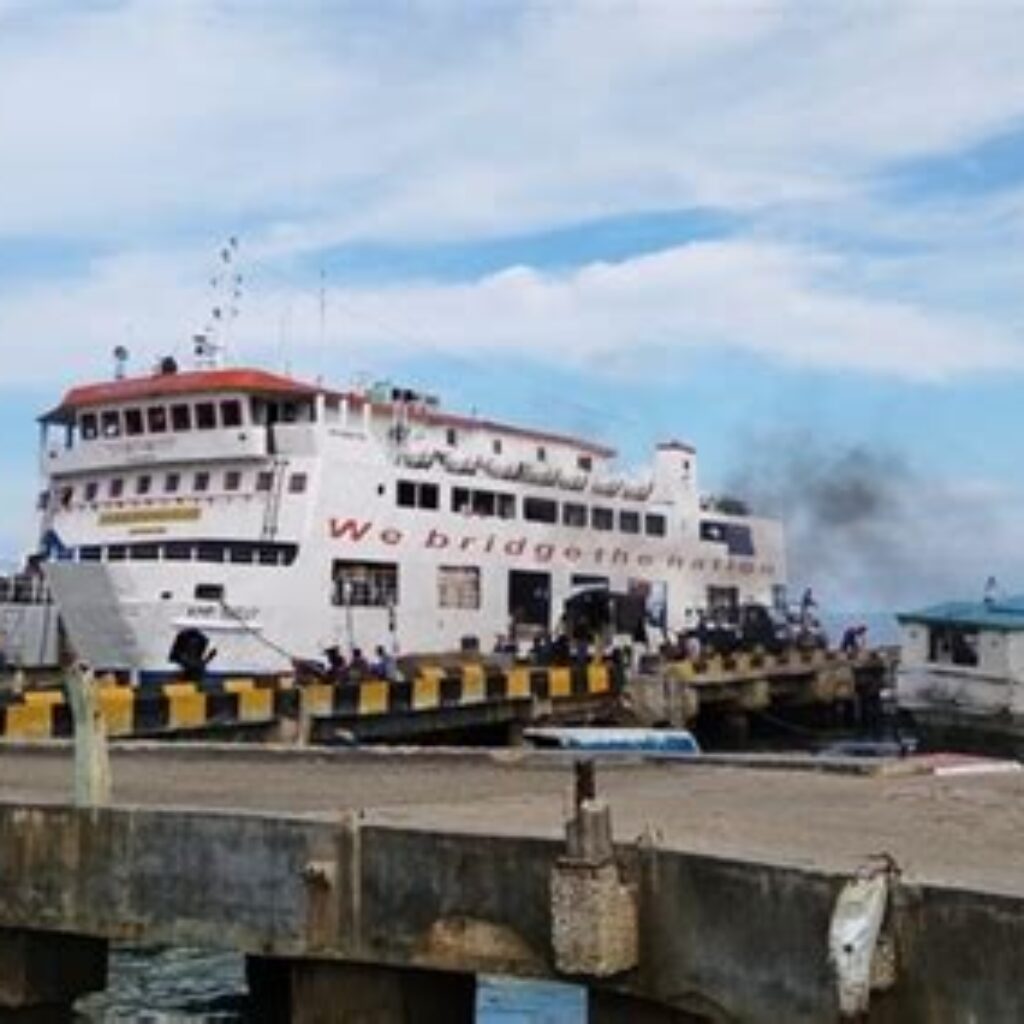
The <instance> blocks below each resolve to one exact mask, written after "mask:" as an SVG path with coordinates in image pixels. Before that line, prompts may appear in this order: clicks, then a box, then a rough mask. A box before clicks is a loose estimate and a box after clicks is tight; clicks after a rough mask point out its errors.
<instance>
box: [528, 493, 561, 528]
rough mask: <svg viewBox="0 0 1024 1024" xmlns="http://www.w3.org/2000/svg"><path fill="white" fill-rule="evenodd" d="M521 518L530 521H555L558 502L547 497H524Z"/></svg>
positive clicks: (556, 519) (556, 520)
mask: <svg viewBox="0 0 1024 1024" xmlns="http://www.w3.org/2000/svg"><path fill="white" fill-rule="evenodd" d="M523 518H524V519H528V520H530V522H532V523H557V522H558V502H557V501H550V500H548V499H547V498H524V499H523Z"/></svg>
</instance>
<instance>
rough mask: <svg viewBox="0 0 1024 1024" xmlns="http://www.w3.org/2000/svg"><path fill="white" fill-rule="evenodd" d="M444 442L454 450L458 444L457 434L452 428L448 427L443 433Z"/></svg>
mask: <svg viewBox="0 0 1024 1024" xmlns="http://www.w3.org/2000/svg"><path fill="white" fill-rule="evenodd" d="M445 440H446V441H447V442H448V447H449V448H454V447H455V446H456V445H458V443H459V434H458V431H456V429H455V428H454V427H449V428H448V430H447V431H446V432H445Z"/></svg>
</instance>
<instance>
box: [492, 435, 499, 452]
mask: <svg viewBox="0 0 1024 1024" xmlns="http://www.w3.org/2000/svg"><path fill="white" fill-rule="evenodd" d="M491 451H492V452H494V454H495V455H500V454H501V438H500V437H496V438H495V439H494V440H493V441H492V442H491Z"/></svg>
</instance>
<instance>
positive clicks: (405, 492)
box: [395, 480, 468, 509]
mask: <svg viewBox="0 0 1024 1024" xmlns="http://www.w3.org/2000/svg"><path fill="white" fill-rule="evenodd" d="M459 489H460V490H462V491H464V492H465V491H466V489H465V488H464V487H463V488H459ZM438 493H439V492H438V487H437V484H428V483H419V482H418V481H416V480H399V481H398V487H397V488H396V489H395V501H396V502H397V503H398V504H399V505H400V506H401V507H402V508H427V509H436V508H437V506H438ZM466 493H468V492H466Z"/></svg>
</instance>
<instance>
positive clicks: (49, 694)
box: [21, 690, 64, 708]
mask: <svg viewBox="0 0 1024 1024" xmlns="http://www.w3.org/2000/svg"><path fill="white" fill-rule="evenodd" d="M21 699H22V701H23V702H24V703H25V704H35V705H37V706H38V707H44V708H49V707H53V705H54V704H63V703H64V691H63V690H26V691H25V692H24V693H23V694H22V695H21Z"/></svg>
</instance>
